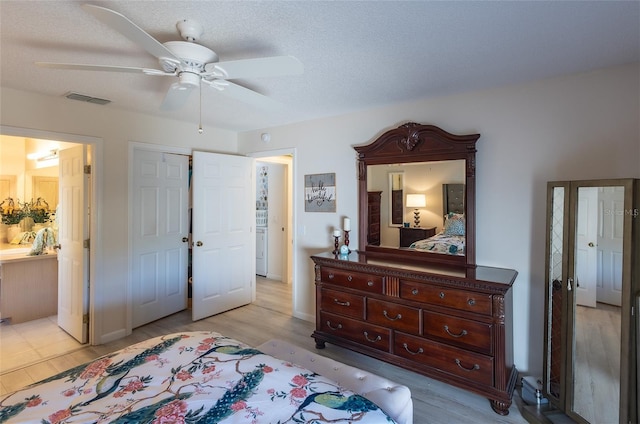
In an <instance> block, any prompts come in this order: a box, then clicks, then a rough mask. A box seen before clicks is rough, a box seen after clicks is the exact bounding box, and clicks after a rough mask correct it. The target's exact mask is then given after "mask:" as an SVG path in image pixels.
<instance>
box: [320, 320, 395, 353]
mask: <svg viewBox="0 0 640 424" xmlns="http://www.w3.org/2000/svg"><path fill="white" fill-rule="evenodd" d="M320 319H321V322H320V330H321V331H323V332H325V333H327V334H331V335H333V336H337V337H342V338H343V339H349V340H353V341H354V342H358V343H360V344H362V345H363V346H368V347H372V348H375V349H379V350H383V351H385V352H389V347H390V346H391V342H390V340H391V330H389V329H387V328H383V327H379V326H377V325H371V324H369V323H366V322H362V321H356V320H353V319H350V318H346V317H341V316H338V315H334V314H330V313H328V312H324V311H322V312H320Z"/></svg>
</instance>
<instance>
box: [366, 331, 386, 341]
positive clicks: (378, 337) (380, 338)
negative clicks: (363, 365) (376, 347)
mask: <svg viewBox="0 0 640 424" xmlns="http://www.w3.org/2000/svg"><path fill="white" fill-rule="evenodd" d="M364 338H365V339H367V340H368V341H370V342H371V343H375V342H379V341H380V340H382V337H380V336H377V337H376V338H375V339H371V338H369V333H367V332H366V331H365V332H364Z"/></svg>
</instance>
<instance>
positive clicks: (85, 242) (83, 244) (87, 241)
mask: <svg viewBox="0 0 640 424" xmlns="http://www.w3.org/2000/svg"><path fill="white" fill-rule="evenodd" d="M90 240H91V239H86V240H84V241H83V242H82V247H84V248H85V249H89V248H90V247H91V243H90Z"/></svg>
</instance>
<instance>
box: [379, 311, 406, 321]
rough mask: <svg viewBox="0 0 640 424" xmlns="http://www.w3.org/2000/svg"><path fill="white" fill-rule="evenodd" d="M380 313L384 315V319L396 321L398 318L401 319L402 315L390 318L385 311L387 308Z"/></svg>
mask: <svg viewBox="0 0 640 424" xmlns="http://www.w3.org/2000/svg"><path fill="white" fill-rule="evenodd" d="M382 315H384V317H385V318H386V319H388V320H389V321H397V320H399V319H402V315H400V314H398V315H396V316H395V317H394V318H391V317H390V316H389V314H388V313H387V310H386V309H385V310H384V311H382Z"/></svg>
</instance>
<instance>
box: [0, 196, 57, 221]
mask: <svg viewBox="0 0 640 424" xmlns="http://www.w3.org/2000/svg"><path fill="white" fill-rule="evenodd" d="M16 203H17V204H18V207H17V208H16ZM48 209H49V204H48V203H47V202H46V201H45V200H44V199H43V198H41V197H38V199H37V200H36V201H35V202H34V201H33V200H32V201H31V202H25V203H20V200H19V199H18V200H16V201H14V200H13V198H11V197H8V198H6V199H5V200H3V201H2V203H0V214H1V215H2V223H3V224H6V225H15V224H20V222H22V220H23V219H25V218H31V219H32V220H33V223H36V224H43V223H45V222H47V221H49V216H50V213H49V211H48Z"/></svg>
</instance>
